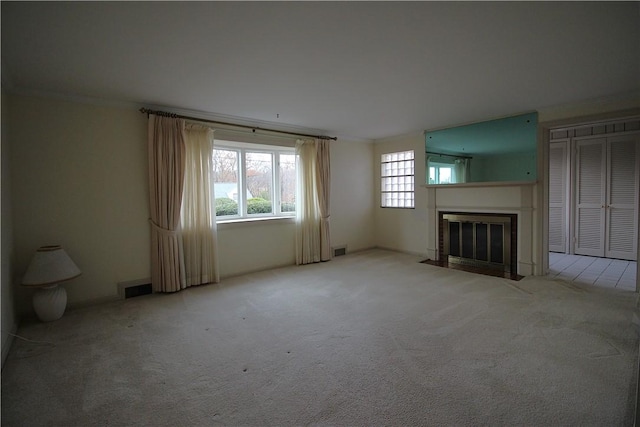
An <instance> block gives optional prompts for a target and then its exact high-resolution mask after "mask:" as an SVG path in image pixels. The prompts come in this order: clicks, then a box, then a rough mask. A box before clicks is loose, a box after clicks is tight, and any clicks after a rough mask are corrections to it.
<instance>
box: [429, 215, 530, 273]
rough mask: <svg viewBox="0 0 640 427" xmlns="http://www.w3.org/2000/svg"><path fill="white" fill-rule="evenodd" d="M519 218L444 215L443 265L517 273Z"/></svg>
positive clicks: (442, 236) (441, 217)
mask: <svg viewBox="0 0 640 427" xmlns="http://www.w3.org/2000/svg"><path fill="white" fill-rule="evenodd" d="M517 218H518V216H517V215H514V214H498V213H460V212H441V213H440V221H439V231H440V233H439V236H440V239H439V254H440V261H443V262H449V263H458V264H465V265H472V266H476V267H484V268H491V269H496V270H500V271H504V272H507V273H516V270H517V265H516V261H517V252H516V251H517V229H518V227H517Z"/></svg>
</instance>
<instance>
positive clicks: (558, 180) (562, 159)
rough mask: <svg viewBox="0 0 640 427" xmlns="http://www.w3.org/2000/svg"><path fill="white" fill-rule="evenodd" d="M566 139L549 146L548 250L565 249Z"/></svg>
mask: <svg viewBox="0 0 640 427" xmlns="http://www.w3.org/2000/svg"><path fill="white" fill-rule="evenodd" d="M566 242H567V141H563V142H553V143H551V144H550V146H549V250H550V251H551V252H562V253H565V252H566V249H567V244H566Z"/></svg>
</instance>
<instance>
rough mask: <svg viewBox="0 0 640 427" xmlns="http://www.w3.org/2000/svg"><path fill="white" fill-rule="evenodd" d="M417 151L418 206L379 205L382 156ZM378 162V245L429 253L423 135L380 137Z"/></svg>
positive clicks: (376, 160)
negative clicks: (398, 207) (396, 206)
mask: <svg viewBox="0 0 640 427" xmlns="http://www.w3.org/2000/svg"><path fill="white" fill-rule="evenodd" d="M405 150H414V151H415V174H416V175H415V182H416V189H415V209H395V208H381V207H380V156H381V155H382V154H385V153H392V152H395V151H405ZM374 161H375V168H374V169H375V177H374V181H375V193H376V195H375V236H376V245H377V246H379V247H382V248H387V249H394V250H398V251H402V252H408V253H414V254H419V255H422V256H426V255H427V199H426V192H425V191H424V189H423V188H421V187H420V184H422V183H424V182H426V175H425V173H426V168H425V157H424V136H423V134H422V133H421V132H420V133H416V134H412V135H405V136H400V137H396V138H387V139H383V140H378V141H376V143H375V147H374Z"/></svg>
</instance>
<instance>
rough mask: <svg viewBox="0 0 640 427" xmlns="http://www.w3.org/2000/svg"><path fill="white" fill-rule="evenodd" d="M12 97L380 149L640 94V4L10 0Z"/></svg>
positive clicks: (6, 62)
mask: <svg viewBox="0 0 640 427" xmlns="http://www.w3.org/2000/svg"><path fill="white" fill-rule="evenodd" d="M1 7H2V82H3V87H4V88H5V89H7V90H9V91H22V92H31V93H43V94H56V95H64V96H70V97H88V98H96V99H99V100H102V101H117V102H127V103H132V104H136V105H152V106H167V107H173V108H178V109H186V110H193V111H196V112H203V113H212V114H216V115H220V116H227V117H231V118H245V119H251V120H259V121H266V122H272V123H273V124H274V125H275V126H278V125H282V126H285V125H293V126H296V127H304V128H309V129H317V130H322V131H324V132H327V133H329V134H331V135H338V136H339V137H342V138H345V137H346V138H357V139H379V138H384V137H389V136H395V135H402V134H407V133H412V132H417V131H422V130H425V129H435V128H441V127H446V126H450V125H454V124H460V123H468V122H473V121H479V120H485V119H491V118H495V117H500V116H505V115H511V114H516V113H521V112H526V111H531V110H538V109H542V108H546V107H552V106H559V105H565V104H572V103H580V102H584V101H587V100H594V99H602V98H611V97H618V96H625V94H626V95H628V94H630V93H631V94H633V93H640V3H639V2H623V3H613V2H586V3H580V2H568V3H565V2H531V3H530V2H497V3H485V2H471V3H461V2H445V3H439V2H407V3H405V2H372V3H369V2H159V3H155V2H64V3H62V2H42V3H40V2H6V1H3V2H2V3H1Z"/></svg>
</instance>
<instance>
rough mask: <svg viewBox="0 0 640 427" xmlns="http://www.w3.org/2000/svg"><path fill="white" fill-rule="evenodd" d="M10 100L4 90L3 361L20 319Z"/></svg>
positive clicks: (0, 233) (2, 152) (1, 154)
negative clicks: (16, 305)
mask: <svg viewBox="0 0 640 427" xmlns="http://www.w3.org/2000/svg"><path fill="white" fill-rule="evenodd" d="M7 113H8V102H7V97H6V96H5V94H4V91H3V92H2V151H1V152H0V157H1V160H2V162H1V164H2V201H1V203H2V206H1V211H2V213H1V215H2V229H1V231H0V235H1V236H0V237H1V238H2V246H1V249H0V257H1V258H2V275H1V277H2V289H1V290H2V293H1V295H0V302H1V308H0V310H2V342H1V344H0V345H1V346H2V347H1V348H2V364H4V361H5V358H6V357H7V354H8V352H9V347H10V346H11V341H12V339H13V337H12V336H11V335H9V334H10V333H14V332H15V329H16V326H17V322H16V316H15V311H14V301H13V294H14V292H13V291H14V283H13V265H12V262H13V223H12V215H11V185H10V183H11V175H10V167H9V139H8V137H7V135H8V132H7V129H8V126H7V123H8V121H7V117H8V114H7Z"/></svg>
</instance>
